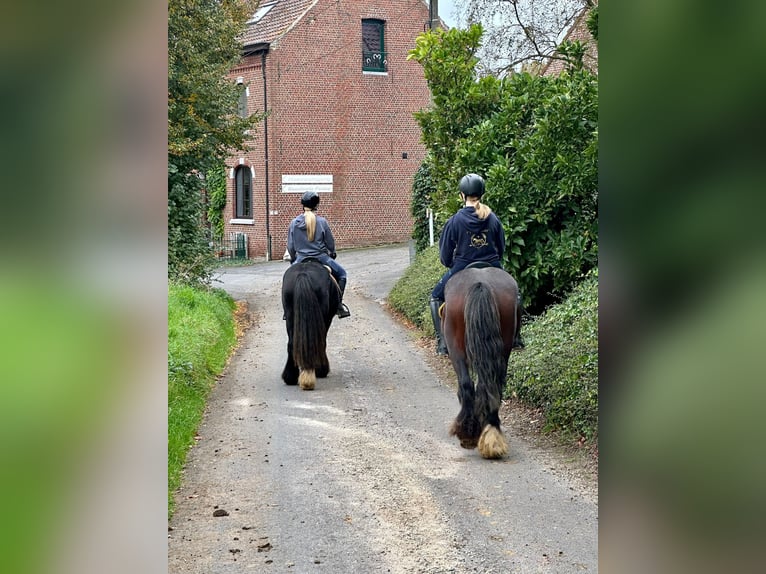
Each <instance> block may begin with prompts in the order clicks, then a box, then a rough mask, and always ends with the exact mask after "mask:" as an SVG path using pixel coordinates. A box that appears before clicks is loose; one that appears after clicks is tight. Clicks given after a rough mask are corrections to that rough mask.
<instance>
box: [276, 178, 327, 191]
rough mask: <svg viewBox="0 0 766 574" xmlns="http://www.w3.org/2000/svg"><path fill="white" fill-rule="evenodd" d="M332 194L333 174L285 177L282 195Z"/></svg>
mask: <svg viewBox="0 0 766 574" xmlns="http://www.w3.org/2000/svg"><path fill="white" fill-rule="evenodd" d="M307 191H316V192H317V193H332V174H329V175H326V174H301V175H297V174H294V175H283V176H282V193H306V192H307Z"/></svg>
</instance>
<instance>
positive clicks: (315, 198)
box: [301, 191, 319, 209]
mask: <svg viewBox="0 0 766 574" xmlns="http://www.w3.org/2000/svg"><path fill="white" fill-rule="evenodd" d="M301 204H302V205H303V206H304V207H308V208H309V209H315V208H316V206H317V205H319V194H318V193H317V192H316V191H307V192H306V193H304V194H303V197H301Z"/></svg>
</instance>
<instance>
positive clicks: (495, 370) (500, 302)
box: [442, 267, 522, 458]
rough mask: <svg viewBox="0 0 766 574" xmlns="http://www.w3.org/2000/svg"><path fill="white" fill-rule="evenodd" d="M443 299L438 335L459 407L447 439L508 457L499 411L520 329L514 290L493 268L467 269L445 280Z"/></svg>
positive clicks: (489, 454) (486, 454) (487, 455)
mask: <svg viewBox="0 0 766 574" xmlns="http://www.w3.org/2000/svg"><path fill="white" fill-rule="evenodd" d="M444 298H445V303H444V308H443V314H442V332H443V334H444V339H445V342H446V343H447V349H448V351H449V358H450V360H451V361H452V366H453V368H454V369H455V372H456V373H457V376H458V384H459V388H458V399H459V400H460V406H461V408H460V413H459V414H458V416H457V418H456V419H455V421H454V422H453V423H452V427H451V428H450V434H451V435H455V436H457V438H458V439H460V445H461V446H462V447H464V448H476V446H478V447H479V452H480V453H481V456H483V457H484V458H500V457H502V456H504V455H505V454H507V453H508V443H507V442H506V440H505V437H504V436H503V433H502V431H501V430H500V417H499V415H498V411H499V409H500V401H501V400H502V397H503V389H504V388H505V380H506V373H507V370H508V357H509V356H510V354H511V349H512V348H513V346H514V340H517V338H518V335H519V330H520V328H521V313H522V309H521V301H520V297H519V289H518V285H517V284H516V281H515V280H514V278H513V277H511V276H510V275H509V274H508V273H506V272H505V271H503V270H502V269H499V268H497V267H484V268H470V267H469V268H466V269H463V270H462V271H459V272H458V273H456V274H455V275H453V276H452V277H450V279H449V281H448V282H447V285H446V288H445V290H444ZM471 373H473V374H474V375H475V377H476V384H475V385H474V382H473V381H472V380H471Z"/></svg>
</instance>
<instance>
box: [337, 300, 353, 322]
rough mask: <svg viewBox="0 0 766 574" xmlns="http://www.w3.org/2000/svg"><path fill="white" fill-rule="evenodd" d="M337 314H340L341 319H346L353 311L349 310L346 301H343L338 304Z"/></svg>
mask: <svg viewBox="0 0 766 574" xmlns="http://www.w3.org/2000/svg"><path fill="white" fill-rule="evenodd" d="M337 315H338V318H339V319H345V318H346V317H350V316H351V311H349V310H348V307H346V304H345V303H341V304H340V305H339V306H338V313H337Z"/></svg>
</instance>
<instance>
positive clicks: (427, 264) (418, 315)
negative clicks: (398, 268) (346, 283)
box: [388, 245, 447, 335]
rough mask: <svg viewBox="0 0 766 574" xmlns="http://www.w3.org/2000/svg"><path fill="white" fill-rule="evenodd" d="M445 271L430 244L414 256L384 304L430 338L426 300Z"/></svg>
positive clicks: (437, 251)
mask: <svg viewBox="0 0 766 574" xmlns="http://www.w3.org/2000/svg"><path fill="white" fill-rule="evenodd" d="M446 270H447V269H446V268H445V267H444V266H443V265H442V264H441V263H440V262H439V250H438V248H437V247H436V246H435V245H434V246H433V247H427V248H426V249H424V250H423V251H421V252H420V253H418V254H417V256H416V257H415V261H413V262H412V264H411V265H410V266H409V267H408V268H407V270H406V271H405V272H404V275H402V277H401V278H400V279H399V280H398V281H397V282H396V285H394V287H393V288H392V289H391V292H390V293H389V295H388V303H389V304H390V305H391V307H392V308H394V309H395V310H397V311H399V312H400V313H402V314H403V315H404V316H405V317H406V318H407V319H408V320H410V321H412V322H413V323H414V324H415V325H417V326H418V328H419V329H421V330H423V331H424V332H425V333H426V334H429V335H433V334H434V329H433V324H432V322H431V312H430V310H429V308H428V300H429V299H430V298H431V291H432V290H433V288H434V287H435V286H436V283H437V282H438V281H439V279H441V276H442V275H443V274H444V272H445V271H446Z"/></svg>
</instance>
